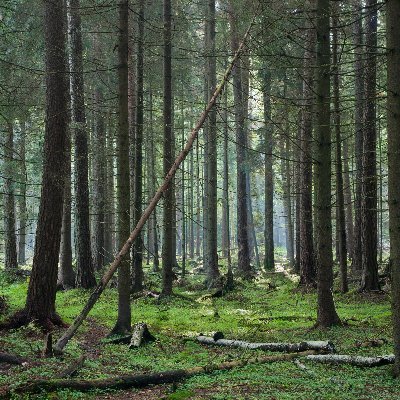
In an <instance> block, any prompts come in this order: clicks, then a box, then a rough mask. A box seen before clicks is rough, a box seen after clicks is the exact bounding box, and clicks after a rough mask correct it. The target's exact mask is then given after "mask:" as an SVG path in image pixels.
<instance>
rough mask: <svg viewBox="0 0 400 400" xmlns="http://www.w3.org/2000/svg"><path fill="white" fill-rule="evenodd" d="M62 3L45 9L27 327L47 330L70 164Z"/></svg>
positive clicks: (55, 2) (58, 1) (59, 0)
mask: <svg viewBox="0 0 400 400" xmlns="http://www.w3.org/2000/svg"><path fill="white" fill-rule="evenodd" d="M63 13H64V6H63V0H53V1H51V2H50V1H46V2H45V3H44V35H45V65H46V119H45V121H46V123H45V138H44V162H43V177H42V192H41V199H40V208H39V218H38V225H37V230H36V241H35V250H34V256H33V265H32V273H31V278H30V281H29V287H28V294H27V298H26V308H25V311H26V314H27V321H29V320H38V321H39V323H41V324H42V325H44V326H46V327H48V324H49V322H50V321H51V322H59V318H58V317H57V315H56V313H55V299H56V287H57V266H58V255H59V250H60V237H61V222H62V211H63V197H64V186H65V165H66V162H67V154H68V151H67V137H68V110H67V103H68V83H67V76H66V71H67V59H66V53H65V44H66V37H65V29H64V16H63Z"/></svg>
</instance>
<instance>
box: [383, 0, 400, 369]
mask: <svg viewBox="0 0 400 400" xmlns="http://www.w3.org/2000/svg"><path fill="white" fill-rule="evenodd" d="M399 20H400V2H399V1H396V0H388V1H387V3H386V32H387V33H386V35H387V36H386V38H387V50H388V53H387V54H388V61H387V89H388V90H387V93H388V99H387V110H388V114H387V134H388V162H389V163H388V173H389V181H388V185H389V196H388V200H389V234H390V261H391V266H392V313H393V315H392V318H393V339H394V354H395V365H394V374H395V376H397V377H398V376H399V375H400V207H399V204H400V182H399V175H400V75H399V65H400V36H399Z"/></svg>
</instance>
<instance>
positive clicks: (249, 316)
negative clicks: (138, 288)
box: [0, 273, 400, 399]
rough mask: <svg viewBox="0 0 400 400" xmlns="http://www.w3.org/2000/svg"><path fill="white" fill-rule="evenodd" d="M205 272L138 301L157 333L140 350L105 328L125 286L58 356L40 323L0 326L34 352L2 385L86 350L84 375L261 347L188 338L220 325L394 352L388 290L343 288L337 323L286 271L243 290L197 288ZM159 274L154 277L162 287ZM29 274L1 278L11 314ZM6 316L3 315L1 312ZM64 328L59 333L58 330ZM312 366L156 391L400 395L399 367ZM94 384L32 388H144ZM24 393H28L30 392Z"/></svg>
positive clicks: (284, 365) (3, 339) (230, 395)
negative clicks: (320, 315)
mask: <svg viewBox="0 0 400 400" xmlns="http://www.w3.org/2000/svg"><path fill="white" fill-rule="evenodd" d="M200 283H201V278H194V277H189V278H187V279H186V284H185V285H183V286H181V287H177V288H175V293H176V294H178V295H179V296H173V297H171V298H167V299H162V300H156V299H153V298H140V299H137V300H133V301H132V321H133V322H140V321H145V322H146V323H147V324H148V326H149V329H150V331H151V332H152V333H153V334H154V336H156V338H157V340H156V341H155V342H153V343H151V344H148V345H146V346H144V347H142V348H140V349H135V350H128V349H127V346H126V345H106V344H104V340H103V339H104V337H105V336H106V334H107V333H108V332H109V331H110V329H111V328H112V326H113V324H114V322H115V319H116V310H117V294H116V290H115V289H108V290H107V291H106V292H105V293H104V295H103V296H102V297H101V299H100V301H99V302H98V304H96V306H95V307H94V309H93V310H92V312H91V313H90V316H89V318H88V320H87V321H86V322H85V323H84V326H83V327H82V328H81V329H80V331H79V334H78V335H77V336H76V337H75V338H74V339H73V340H72V341H71V342H70V343H69V345H68V346H67V348H66V353H65V356H64V358H63V359H62V360H59V359H51V358H50V359H43V358H41V357H40V352H41V348H42V347H43V338H44V335H43V333H41V332H40V330H39V329H38V328H37V327H35V326H34V325H33V324H31V325H29V326H27V327H25V328H22V329H18V330H13V331H8V332H0V349H5V350H7V351H10V352H13V353H16V354H19V355H21V356H23V357H26V358H27V359H29V360H30V363H29V365H28V366H26V367H12V368H10V369H0V387H3V388H4V387H6V386H7V385H11V386H12V387H13V386H15V385H18V384H21V383H23V382H25V381H27V380H29V379H32V378H39V377H40V378H49V379H51V378H53V377H55V376H56V375H57V373H59V372H60V371H61V370H63V369H65V368H66V366H67V365H69V364H70V363H71V362H72V361H73V360H74V359H76V358H78V357H79V356H80V355H81V354H82V353H83V352H85V353H86V354H87V357H88V359H87V361H86V363H85V365H84V368H83V369H82V370H81V371H80V372H79V375H78V378H81V379H98V378H105V377H112V376H115V375H120V374H126V373H135V372H137V373H146V372H155V371H163V370H168V369H177V368H189V367H193V366H199V365H210V364H218V363H220V362H223V361H230V360H236V359H238V358H250V357H254V356H256V355H257V354H259V353H258V352H254V351H249V350H247V351H244V350H239V349H231V348H222V347H205V346H201V345H199V344H198V343H196V342H195V341H192V340H189V339H190V338H193V337H195V336H196V335H198V334H199V333H205V334H207V333H210V332H214V331H222V332H223V333H224V334H225V337H226V338H232V339H243V340H248V341H270V342H272V341H279V342H297V341H304V340H316V339H328V340H331V341H333V342H334V343H335V346H336V349H337V352H338V353H342V354H362V355H380V354H388V353H391V352H392V346H391V322H390V299H389V298H388V297H387V296H386V295H374V296H369V295H363V294H359V293H357V292H356V291H355V290H353V291H351V292H350V293H348V294H345V295H343V294H340V293H335V301H336V306H337V310H338V313H339V315H340V317H341V318H342V320H343V321H345V322H346V324H345V325H344V326H341V327H335V328H332V329H329V330H318V329H313V326H314V324H315V319H316V294H315V293H303V292H301V291H298V290H296V285H295V284H294V283H293V282H290V281H288V280H287V279H286V278H285V277H284V276H283V275H282V274H277V273H270V274H265V275H263V276H262V277H260V278H258V279H257V280H256V281H254V282H252V283H245V282H238V283H237V286H236V289H235V290H234V291H232V292H229V293H227V294H225V295H224V296H223V297H221V298H211V297H210V296H208V294H209V292H206V291H199V290H196V289H198V287H200ZM159 284H160V280H159V277H157V275H150V278H149V280H148V281H147V285H148V286H149V287H150V288H152V289H153V290H157V289H158V290H159ZM26 290H27V282H26V281H25V282H19V283H12V284H8V283H7V284H5V283H4V282H3V281H1V280H0V296H4V297H5V298H6V300H7V303H8V308H7V312H6V313H7V315H9V314H11V313H12V312H13V311H15V310H17V309H18V308H21V307H22V306H23V304H24V301H25V295H26ZM88 296H89V292H87V291H82V290H71V291H67V292H59V293H58V294H57V310H58V312H59V313H60V315H61V316H62V318H63V319H64V321H65V322H67V323H70V322H72V320H73V318H74V317H75V316H76V315H77V314H78V313H79V311H80V310H81V309H82V306H83V303H84V300H85V299H86V298H87V297H88ZM4 318H5V315H3V316H1V315H0V320H1V319H4ZM58 335H59V332H55V336H58ZM377 338H383V339H386V340H387V344H384V345H383V346H382V347H379V348H371V347H358V345H357V343H363V342H365V341H367V340H369V339H377ZM302 362H303V363H304V364H305V365H306V367H307V369H302V368H299V366H298V365H296V364H295V363H293V362H278V363H273V364H264V365H259V364H254V365H247V366H246V367H243V368H238V369H235V370H232V371H224V372H215V373H213V374H210V375H199V376H196V377H193V378H191V379H188V380H186V381H185V382H183V383H180V384H178V385H176V386H171V385H165V386H162V390H161V392H162V394H160V393H161V392H160V388H157V389H158V391H156V388H154V391H155V392H154V396H153V397H151V395H152V394H151V393H152V392H151V390H150V392H149V391H147V392H146V396H150V397H145V398H154V399H158V398H165V399H354V398H357V399H400V383H399V382H398V381H396V380H394V379H393V378H392V377H391V368H390V367H389V366H388V367H379V368H370V369H360V368H354V367H349V366H328V365H317V364H311V363H310V362H306V361H302ZM121 393H124V392H120V391H119V392H118V391H117V392H107V393H106V394H105V393H104V392H98V393H97V392H96V393H90V394H82V393H78V392H73V391H60V392H57V393H51V394H42V395H37V396H34V397H33V396H32V398H39V399H47V398H49V399H50V398H51V399H86V398H100V399H101V398H113V397H114V396H115V398H119V399H120V398H135V393H137V398H140V396H141V392H140V391H135V390H131V391H129V392H125V393H126V397H124V396H123V394H121ZM18 398H23V397H22V396H20V397H18Z"/></svg>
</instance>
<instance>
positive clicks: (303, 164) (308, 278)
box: [299, 0, 316, 285]
mask: <svg viewBox="0 0 400 400" xmlns="http://www.w3.org/2000/svg"><path fill="white" fill-rule="evenodd" d="M315 4H316V2H315V0H311V1H309V2H308V3H307V5H308V7H309V18H310V20H311V18H312V17H313V16H314V15H315V14H314V11H313V10H314V8H315ZM315 43H316V31H315V28H314V27H313V26H312V25H311V22H310V24H308V25H307V34H306V39H305V46H306V49H305V51H304V65H303V108H302V116H301V134H300V190H299V192H300V210H299V213H300V285H315V282H316V266H315V254H314V243H313V209H312V162H313V161H312V143H313V112H314V110H313V100H314V95H313V93H314V72H313V71H314V68H313V67H314V63H315Z"/></svg>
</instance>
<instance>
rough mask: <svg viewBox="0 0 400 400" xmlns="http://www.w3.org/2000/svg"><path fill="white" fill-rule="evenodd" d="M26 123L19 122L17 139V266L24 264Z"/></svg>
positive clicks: (26, 216) (26, 217)
mask: <svg viewBox="0 0 400 400" xmlns="http://www.w3.org/2000/svg"><path fill="white" fill-rule="evenodd" d="M25 135H26V122H25V121H22V122H21V137H20V138H19V148H18V153H19V156H20V160H21V167H20V171H21V172H20V192H19V197H18V217H19V226H18V264H19V265H25V264H26V225H27V222H28V221H27V219H28V215H27V208H26V178H27V176H26V148H25Z"/></svg>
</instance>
